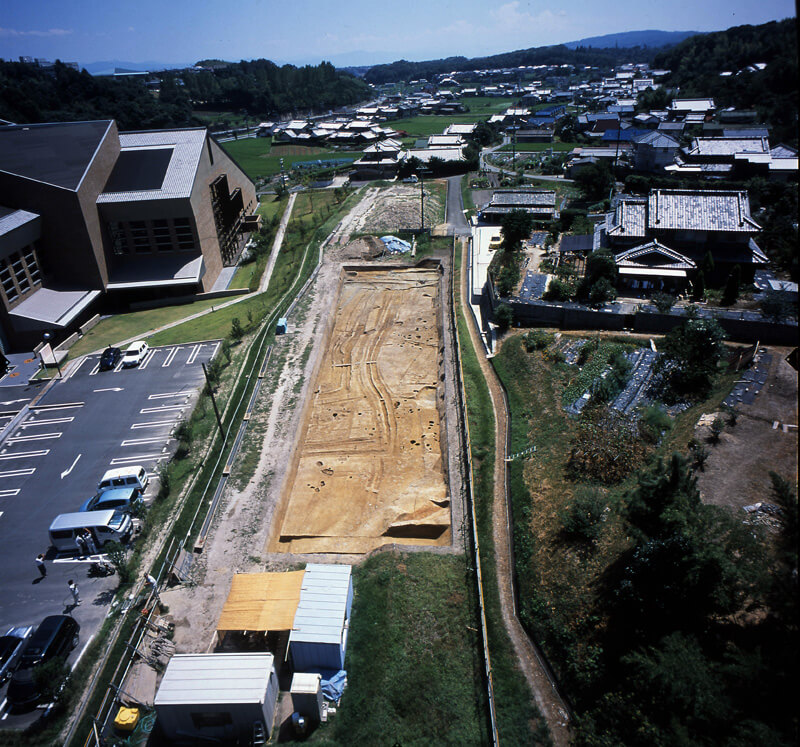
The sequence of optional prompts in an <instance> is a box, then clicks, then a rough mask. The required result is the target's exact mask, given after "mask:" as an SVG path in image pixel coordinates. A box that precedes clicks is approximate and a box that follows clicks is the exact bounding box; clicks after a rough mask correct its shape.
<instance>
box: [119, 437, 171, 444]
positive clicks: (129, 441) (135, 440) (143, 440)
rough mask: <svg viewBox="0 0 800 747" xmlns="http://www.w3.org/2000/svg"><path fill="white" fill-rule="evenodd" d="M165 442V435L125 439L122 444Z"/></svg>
mask: <svg viewBox="0 0 800 747" xmlns="http://www.w3.org/2000/svg"><path fill="white" fill-rule="evenodd" d="M161 443H164V437H163V436H162V437H161V438H129V439H126V440H125V441H123V442H122V443H121V444H120V446H140V445H141V444H161Z"/></svg>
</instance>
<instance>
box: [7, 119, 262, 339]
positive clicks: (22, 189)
mask: <svg viewBox="0 0 800 747" xmlns="http://www.w3.org/2000/svg"><path fill="white" fill-rule="evenodd" d="M255 208H256V194H255V187H254V185H253V183H252V182H251V181H250V179H249V178H248V177H247V176H246V175H245V174H244V172H243V171H242V170H241V169H240V168H239V167H238V166H237V165H236V163H234V161H232V160H231V158H230V157H229V156H228V155H227V154H226V153H225V152H224V151H223V150H222V149H221V148H220V147H219V146H218V145H217V143H216V142H214V141H213V140H212V139H211V138H210V137H209V136H208V133H207V131H206V130H205V128H197V129H186V130H156V131H146V132H122V133H121V132H118V130H117V125H116V123H115V122H114V121H113V120H102V121H96V122H66V123H54V124H34V125H12V126H7V127H0V347H3V348H4V349H6V350H8V349H9V348H10V347H11V346H20V345H30V344H32V343H35V342H38V341H40V340H41V336H42V333H43V332H45V331H49V332H51V333H55V334H58V333H59V332H63V331H66V330H70V329H73V328H74V327H75V326H76V325H77V324H79V323H80V322H81V321H82V320H83V319H85V318H86V317H87V316H88V315H90V314H91V313H95V311H97V310H98V309H99V308H100V307H101V305H105V306H107V307H116V308H124V307H125V306H126V305H127V304H128V303H129V302H130V301H133V300H142V299H149V298H155V297H160V296H176V295H183V296H185V295H191V294H194V293H201V292H208V291H210V290H212V288H214V284H215V281H216V280H217V278H218V277H219V275H220V272H221V271H222V268H223V267H225V266H231V265H234V264H235V263H236V261H237V260H238V258H239V255H240V253H241V250H242V248H243V247H244V244H245V243H246V241H247V238H248V234H249V231H250V230H252V229H253V228H254V226H255V219H254V218H253V217H252V214H253V213H254V212H255Z"/></svg>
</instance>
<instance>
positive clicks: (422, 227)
mask: <svg viewBox="0 0 800 747" xmlns="http://www.w3.org/2000/svg"><path fill="white" fill-rule="evenodd" d="M419 201H420V206H419V227H420V230H421V231H424V230H425V179H424V177H423V175H422V169H420V170H419Z"/></svg>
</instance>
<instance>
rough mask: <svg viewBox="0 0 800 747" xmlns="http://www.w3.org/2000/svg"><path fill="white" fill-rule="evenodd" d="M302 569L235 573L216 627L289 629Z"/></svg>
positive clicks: (298, 596) (292, 621)
mask: <svg viewBox="0 0 800 747" xmlns="http://www.w3.org/2000/svg"><path fill="white" fill-rule="evenodd" d="M304 574H305V571H288V572H276V573H236V574H234V576H233V583H232V584H231V590H230V593H229V594H228V599H227V601H226V602H225V606H224V607H223V608H222V614H221V615H220V616H219V622H218V623H217V630H223V631H229V630H253V631H263V632H266V631H269V630H291V629H292V624H293V623H294V615H295V612H296V611H297V605H298V604H299V603H300V587H301V586H302V584H303V575H304Z"/></svg>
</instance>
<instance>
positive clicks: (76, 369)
mask: <svg viewBox="0 0 800 747" xmlns="http://www.w3.org/2000/svg"><path fill="white" fill-rule="evenodd" d="M84 363H86V358H84V359H83V360H82V361H81V362H80V363H79V364H78V365H77V366H75V368H73V369H72V370H71V371H70V372H69V373H68V374H67V375H66V376H65V377H64V378H65V379H71V378H72V377H73V376H74V375H75V374H76V373H78V369H79V368H80V367H81V366H82V365H83V364H84Z"/></svg>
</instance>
